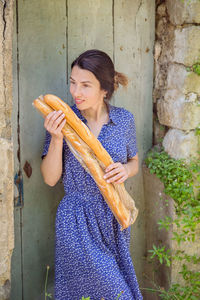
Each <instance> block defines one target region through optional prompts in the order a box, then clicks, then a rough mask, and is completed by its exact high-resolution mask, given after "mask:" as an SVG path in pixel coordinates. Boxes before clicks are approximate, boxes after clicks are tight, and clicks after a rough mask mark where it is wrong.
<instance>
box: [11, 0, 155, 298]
mask: <svg viewBox="0 0 200 300" xmlns="http://www.w3.org/2000/svg"><path fill="white" fill-rule="evenodd" d="M153 2H154V1H148V0H145V1H139V0H134V1H133V0H126V1H122V0H121V1H120V0H115V1H114V0H84V1H81V0H68V1H67V0H59V1H56V0H40V1H39V0H32V1H25V0H17V1H15V10H14V28H13V30H14V38H13V81H14V88H13V138H14V147H15V174H13V176H14V178H15V182H16V191H15V199H14V201H15V249H14V253H13V256H12V281H11V285H12V292H11V300H21V299H23V300H32V299H34V300H36V299H44V297H43V296H41V295H42V293H43V292H44V284H45V274H46V265H49V266H50V274H49V279H48V283H49V286H48V290H49V291H50V289H51V287H52V286H53V279H54V232H55V231H54V222H55V214H56V209H57V206H58V204H59V201H60V200H61V199H62V196H63V195H64V192H63V187H62V184H61V183H58V184H57V185H56V187H49V186H47V185H46V184H45V183H44V182H43V179H42V176H41V174H40V163H41V158H40V156H41V153H42V147H43V142H44V135H45V130H44V127H43V118H42V117H41V116H40V115H39V114H38V112H36V111H35V109H34V108H33V107H32V101H33V100H34V99H35V98H36V97H38V96H39V95H40V94H46V93H52V94H56V95H57V96H59V97H61V98H62V99H63V100H65V101H66V102H68V103H69V104H71V103H72V100H71V98H70V95H69V85H68V78H69V73H70V64H71V62H72V60H73V59H74V58H75V57H76V56H77V55H78V54H80V53H81V52H82V51H85V50H87V49H92V48H98V49H100V50H104V51H106V52H107V53H108V54H109V55H110V56H111V57H112V59H113V60H114V62H115V66H116V70H118V71H122V72H124V73H126V74H127V75H128V76H129V78H130V80H131V83H130V85H129V88H128V90H127V92H124V91H122V90H120V91H119V92H118V94H117V95H116V96H115V97H114V98H113V100H112V102H113V104H115V105H117V106H123V107H125V108H127V109H129V110H130V111H132V112H134V114H135V117H136V126H137V136H138V146H139V152H140V158H141V160H142V158H143V155H144V153H145V152H146V151H147V149H149V148H150V147H151V135H152V128H151V127H152V126H151V122H152V121H151V120H152V97H151V93H152V69H153V59H152V49H153V42H154V3H153ZM132 187H133V188H132ZM128 188H129V190H130V189H132V192H131V193H134V197H135V199H138V203H137V206H138V207H139V210H140V217H139V219H138V223H137V225H136V226H135V227H134V228H135V230H134V237H136V238H138V241H137V246H136V244H135V243H134V244H135V245H134V250H131V251H132V253H133V255H134V256H135V257H136V259H137V258H141V253H144V249H145V236H144V226H145V222H144V217H143V216H144V215H143V210H144V199H143V189H142V177H141V176H140V175H139V176H138V177H137V179H136V180H135V182H133V181H130V182H129V184H128ZM135 267H136V271H138V277H139V280H140V279H141V276H140V275H139V274H142V268H143V266H142V261H140V263H138V264H137V263H135Z"/></svg>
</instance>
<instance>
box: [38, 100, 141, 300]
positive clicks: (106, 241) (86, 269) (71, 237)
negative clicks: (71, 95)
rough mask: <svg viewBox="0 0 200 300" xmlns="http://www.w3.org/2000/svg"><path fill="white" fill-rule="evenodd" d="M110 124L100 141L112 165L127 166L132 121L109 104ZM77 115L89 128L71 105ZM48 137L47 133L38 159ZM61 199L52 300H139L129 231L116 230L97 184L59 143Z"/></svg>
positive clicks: (133, 150)
mask: <svg viewBox="0 0 200 300" xmlns="http://www.w3.org/2000/svg"><path fill="white" fill-rule="evenodd" d="M107 106H108V110H109V122H108V123H107V124H104V125H103V127H102V129H101V132H100V134H99V136H98V140H99V141H100V142H101V143H102V145H103V146H104V148H105V149H106V150H107V151H108V153H109V154H110V155H111V157H112V159H113V161H114V162H121V163H127V160H128V159H130V158H132V157H133V156H135V155H136V153H137V151H138V150H137V143H136V130H135V121H134V116H133V114H132V113H130V112H129V111H128V110H126V109H124V108H122V107H115V106H113V105H111V104H109V103H107ZM71 108H72V110H73V111H74V112H75V113H76V115H77V116H78V117H79V118H80V119H81V120H82V121H83V122H84V123H85V124H86V125H87V120H86V119H85V118H84V117H83V116H82V114H81V112H80V111H79V109H78V108H77V107H76V105H75V104H74V105H73V106H71ZM50 140H51V135H50V134H49V133H48V131H46V138H45V143H44V149H43V153H42V158H43V157H44V156H45V155H46V154H47V152H48V148H49V144H50ZM62 182H63V184H64V190H65V196H64V197H63V199H62V200H61V202H60V203H59V205H58V209H57V213H56V224H55V229H56V237H55V299H56V300H80V299H81V298H82V296H84V297H85V298H86V297H90V300H101V299H102V298H103V299H105V300H116V299H117V295H118V294H119V293H120V292H121V291H123V293H122V295H121V296H120V298H119V299H120V300H132V299H135V300H140V299H143V298H142V295H141V292H140V290H139V285H138V282H137V278H136V274H135V270H134V266H133V263H132V259H131V256H130V252H129V243H130V227H129V228H127V229H125V230H123V231H121V230H120V225H119V223H118V222H117V220H116V219H115V217H114V215H113V213H112V211H111V210H110V208H109V206H108V205H107V203H106V201H105V200H104V199H103V196H102V195H101V193H100V191H99V189H98V187H97V185H96V183H95V181H94V180H93V178H92V177H91V176H90V174H88V173H87V172H86V171H85V169H84V168H83V167H82V166H81V164H80V163H79V162H78V160H77V159H76V158H75V156H74V155H73V154H72V153H71V151H70V150H69V147H68V146H67V143H66V141H65V140H64V142H63V172H62Z"/></svg>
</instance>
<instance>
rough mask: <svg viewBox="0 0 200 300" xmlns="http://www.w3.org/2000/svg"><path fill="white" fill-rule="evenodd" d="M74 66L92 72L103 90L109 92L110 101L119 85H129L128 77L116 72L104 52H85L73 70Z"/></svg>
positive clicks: (72, 65)
mask: <svg viewBox="0 0 200 300" xmlns="http://www.w3.org/2000/svg"><path fill="white" fill-rule="evenodd" d="M74 66H78V67H79V68H81V69H85V70H88V71H90V72H92V73H93V74H94V75H95V77H96V78H97V79H98V81H99V82H100V86H101V89H103V90H105V91H107V95H106V99H108V100H109V99H111V97H112V95H113V93H114V91H115V90H117V88H118V87H119V85H122V86H124V87H126V86H127V85H128V78H127V76H126V75H125V74H123V73H120V72H117V71H115V68H114V64H113V62H112V60H111V58H110V57H109V56H108V54H106V53H105V52H103V51H100V50H97V49H92V50H87V51H85V52H83V53H82V54H80V55H79V57H77V58H76V59H75V60H74V61H73V62H72V64H71V69H72V68H73V67H74Z"/></svg>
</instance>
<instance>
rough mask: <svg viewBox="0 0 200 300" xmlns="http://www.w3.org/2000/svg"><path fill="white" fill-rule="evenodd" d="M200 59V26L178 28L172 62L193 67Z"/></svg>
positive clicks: (175, 32) (175, 33)
mask: <svg viewBox="0 0 200 300" xmlns="http://www.w3.org/2000/svg"><path fill="white" fill-rule="evenodd" d="M199 5H200V4H199ZM199 59H200V26H189V27H185V28H177V29H176V30H175V31H174V51H173V55H172V61H173V62H176V63H180V64H184V65H186V66H192V65H193V64H194V63H196V62H198V61H199Z"/></svg>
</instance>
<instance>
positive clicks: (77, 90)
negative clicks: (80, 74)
mask: <svg viewBox="0 0 200 300" xmlns="http://www.w3.org/2000/svg"><path fill="white" fill-rule="evenodd" d="M74 96H75V97H79V96H81V88H80V87H78V86H76V87H75V89H74Z"/></svg>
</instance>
